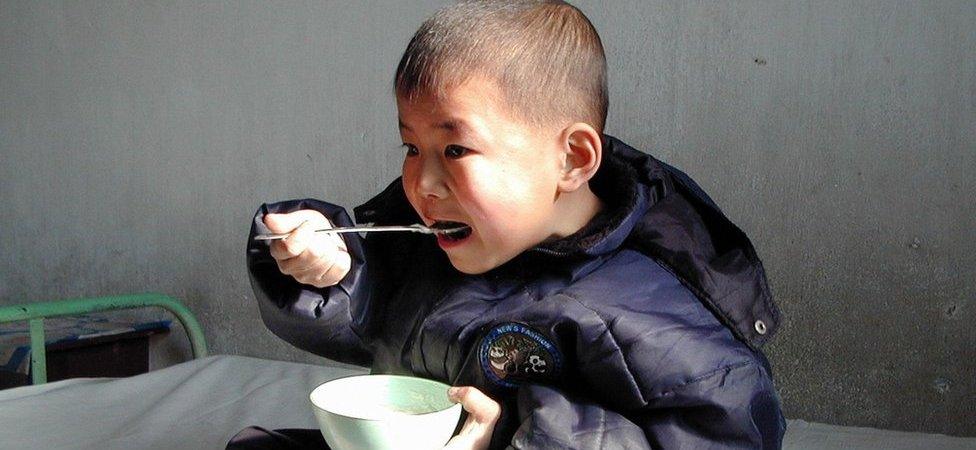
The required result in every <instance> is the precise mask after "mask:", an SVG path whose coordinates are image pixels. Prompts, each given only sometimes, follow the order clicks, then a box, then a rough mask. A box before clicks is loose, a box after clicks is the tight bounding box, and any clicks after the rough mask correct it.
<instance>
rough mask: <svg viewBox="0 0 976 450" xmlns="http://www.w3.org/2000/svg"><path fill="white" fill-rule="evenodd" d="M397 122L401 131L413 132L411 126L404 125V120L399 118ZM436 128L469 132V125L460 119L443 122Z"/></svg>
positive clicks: (435, 126)
mask: <svg viewBox="0 0 976 450" xmlns="http://www.w3.org/2000/svg"><path fill="white" fill-rule="evenodd" d="M397 122H398V123H399V125H400V128H401V129H404V130H407V131H410V132H413V128H410V126H408V125H407V124H405V123H403V120H402V119H400V118H397ZM434 128H438V129H442V130H447V131H452V132H456V131H461V132H465V131H467V130H468V129H469V127H468V125H467V124H465V123H464V122H463V121H461V120H459V119H448V120H445V121H443V122H441V123H438V124H436V125H434Z"/></svg>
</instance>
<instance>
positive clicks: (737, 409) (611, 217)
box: [247, 136, 785, 449]
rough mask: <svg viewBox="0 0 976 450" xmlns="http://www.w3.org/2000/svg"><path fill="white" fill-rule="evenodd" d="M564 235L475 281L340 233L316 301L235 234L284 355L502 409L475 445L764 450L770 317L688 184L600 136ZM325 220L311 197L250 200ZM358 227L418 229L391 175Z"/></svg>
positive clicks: (754, 275)
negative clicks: (427, 383) (339, 273)
mask: <svg viewBox="0 0 976 450" xmlns="http://www.w3.org/2000/svg"><path fill="white" fill-rule="evenodd" d="M590 185H591V188H592V189H593V191H594V192H595V193H596V194H597V195H598V196H599V197H600V198H601V199H602V200H603V202H604V205H605V210H604V212H602V213H601V214H600V215H599V216H598V217H597V218H595V219H594V220H593V221H592V222H591V223H590V224H588V225H587V226H586V227H584V228H583V229H581V230H580V231H579V232H577V233H575V234H574V235H572V236H569V237H566V238H564V239H561V240H558V241H554V242H548V243H544V244H540V245H539V246H537V247H535V248H532V249H530V250H527V251H526V252H524V253H522V254H521V255H519V256H517V257H516V258H515V259H513V260H511V261H509V262H507V263H505V264H503V265H502V266H500V267H498V268H496V269H493V270H491V271H489V272H487V273H484V274H480V275H465V274H462V273H460V272H458V271H457V270H455V269H454V268H453V267H452V266H451V265H450V262H449V261H448V259H447V257H446V255H445V254H444V253H443V251H441V250H440V249H439V248H438V247H437V245H436V242H435V240H434V239H432V238H431V237H430V236H426V235H416V234H406V233H375V234H369V235H367V237H366V238H365V239H363V238H361V237H360V236H358V235H357V236H350V235H348V234H347V235H344V236H345V240H346V244H347V246H348V249H349V252H350V254H351V256H352V260H353V264H352V269H351V270H350V272H349V274H348V275H347V276H346V277H345V278H344V279H343V280H342V281H341V282H340V283H339V284H338V285H336V286H333V287H331V288H325V289H319V288H315V287H312V286H308V285H303V284H300V283H298V282H296V281H295V280H294V279H292V278H291V277H289V276H287V275H283V274H281V273H280V272H279V271H278V268H277V265H276V263H275V261H274V259H273V258H272V257H271V255H270V253H269V250H268V244H267V243H265V242H259V241H254V240H252V239H249V240H248V248H247V265H248V268H249V270H250V273H251V280H252V285H253V288H254V292H255V294H256V296H257V300H258V305H259V307H260V311H261V316H262V318H263V320H264V322H265V324H266V325H267V326H268V328H269V329H271V331H273V332H274V333H275V334H277V335H278V336H280V337H281V338H283V339H285V340H286V341H288V342H290V343H292V344H293V345H295V346H297V347H299V348H302V349H305V350H308V351H310V352H313V353H316V354H318V355H322V356H325V357H328V358H331V359H334V360H338V361H343V362H348V363H353V364H359V365H364V366H371V367H372V370H373V372H374V373H394V374H411V375H416V376H421V377H426V378H432V379H436V380H440V381H443V382H446V383H448V384H452V385H472V386H476V387H478V388H480V389H481V390H482V391H484V392H486V393H487V394H488V395H490V396H492V397H493V398H494V399H496V400H497V401H498V402H499V403H500V404H501V405H502V411H503V413H502V418H501V419H500V421H499V423H498V425H497V426H496V428H495V432H494V435H493V439H492V448H506V447H508V448H516V449H528V448H587V449H606V448H621V449H641V448H665V449H671V448H688V449H705V448H743V449H745V448H749V449H753V448H756V449H758V448H761V449H773V448H780V446H781V442H782V437H783V433H784V431H785V421H784V419H783V416H782V413H781V409H780V402H779V397H778V396H777V394H776V391H775V389H774V387H773V381H772V375H771V372H770V367H769V364H768V362H767V360H766V358H765V357H764V356H763V354H762V353H761V351H760V347H761V346H762V345H763V344H764V343H765V342H766V341H767V340H768V339H769V338H770V337H771V336H772V335H773V333H774V332H775V331H776V328H777V326H778V323H779V313H778V311H777V309H776V307H775V305H774V304H773V302H772V299H771V296H770V293H769V288H768V286H767V283H766V278H765V274H764V271H763V268H762V263H761V262H760V260H759V258H758V257H757V255H756V253H755V250H754V249H753V246H752V244H751V243H750V242H749V240H748V238H747V237H746V236H745V235H744V234H743V233H742V231H740V230H739V229H738V228H737V227H736V226H735V225H734V224H732V223H731V222H730V221H729V220H728V219H727V218H726V217H725V216H724V215H723V214H722V212H721V211H720V210H719V209H718V207H717V206H716V205H715V204H714V202H713V201H712V200H711V199H710V198H709V197H708V196H707V195H706V194H705V193H704V192H703V191H702V190H701V189H700V188H699V187H698V185H697V184H695V183H694V182H693V181H692V180H691V179H690V178H689V177H688V176H687V175H685V174H684V173H682V172H680V171H678V170H676V169H674V168H673V167H670V166H668V165H666V164H664V163H662V162H660V161H657V160H656V159H654V158H652V157H650V156H648V155H646V154H643V153H641V152H638V151H637V150H634V149H633V148H631V147H629V146H627V145H626V144H624V143H622V142H621V141H619V140H617V139H615V138H613V137H610V136H606V137H605V146H604V157H603V163H602V166H601V168H600V169H599V171H598V173H597V174H596V176H595V177H594V179H593V180H591V183H590ZM298 209H315V210H318V211H320V212H322V213H323V214H325V216H326V217H328V218H330V220H332V222H333V223H334V224H336V225H337V226H349V225H352V221H351V220H350V218H349V216H348V215H347V214H346V212H345V210H343V209H342V208H340V207H338V206H335V205H332V204H328V203H324V202H320V201H317V200H295V201H287V202H281V203H275V204H267V205H262V206H261V208H260V209H259V210H258V212H257V214H256V216H255V217H254V222H253V224H252V228H251V235H252V236H253V235H254V234H256V233H264V232H267V229H266V227H265V226H264V224H263V217H264V215H265V214H268V213H277V212H290V211H294V210H298ZM355 214H356V218H357V221H358V222H359V223H367V222H369V223H375V224H378V225H382V224H409V223H418V222H419V218H418V217H417V215H416V213H415V212H414V211H413V209H412V208H411V207H410V205H409V203H408V202H407V200H406V197H405V195H404V192H403V189H402V186H401V183H400V180H396V181H395V182H393V183H392V184H391V185H390V186H389V187H388V188H387V189H386V190H385V191H384V192H382V193H381V194H379V195H378V196H376V197H375V198H373V199H372V200H370V201H368V202H367V203H366V204H364V205H362V206H360V207H358V208H356V210H355Z"/></svg>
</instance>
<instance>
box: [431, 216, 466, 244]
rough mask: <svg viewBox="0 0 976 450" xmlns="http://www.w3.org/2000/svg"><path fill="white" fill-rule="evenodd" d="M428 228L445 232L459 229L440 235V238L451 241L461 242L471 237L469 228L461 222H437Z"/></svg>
mask: <svg viewBox="0 0 976 450" xmlns="http://www.w3.org/2000/svg"><path fill="white" fill-rule="evenodd" d="M430 227H431V228H437V229H441V230H447V229H451V228H461V229H460V230H457V231H451V232H448V233H443V234H442V236H444V237H445V238H447V239H451V240H461V239H464V238H466V237H468V236H470V235H471V227H470V226H468V225H467V224H464V223H461V222H452V221H447V220H445V221H437V222H434V223H433V224H431V226H430Z"/></svg>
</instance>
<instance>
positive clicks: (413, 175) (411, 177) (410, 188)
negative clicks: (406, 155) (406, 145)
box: [400, 159, 420, 211]
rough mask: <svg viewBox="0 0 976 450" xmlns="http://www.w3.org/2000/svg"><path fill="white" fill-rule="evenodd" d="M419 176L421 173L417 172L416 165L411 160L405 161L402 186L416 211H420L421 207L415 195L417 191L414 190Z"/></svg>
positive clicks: (402, 169)
mask: <svg viewBox="0 0 976 450" xmlns="http://www.w3.org/2000/svg"><path fill="white" fill-rule="evenodd" d="M418 176H419V172H418V171H417V168H416V164H412V163H411V161H410V160H409V159H406V160H404V161H403V166H402V167H401V169H400V177H401V179H400V184H401V185H402V186H403V192H404V193H405V194H406V195H407V200H408V201H409V202H410V205H411V206H413V208H414V210H416V211H420V209H419V206H420V205H419V204H418V203H417V201H418V199H417V198H416V193H415V192H416V190H415V189H414V186H415V185H416V183H417V179H418Z"/></svg>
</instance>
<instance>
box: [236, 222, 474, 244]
mask: <svg viewBox="0 0 976 450" xmlns="http://www.w3.org/2000/svg"><path fill="white" fill-rule="evenodd" d="M465 228H468V227H467V226H461V227H454V228H431V227H428V226H424V225H421V224H419V223H416V224H413V225H389V226H378V227H374V226H368V225H365V226H355V227H338V228H322V229H318V230H314V231H315V232H316V233H372V232H374V231H408V232H413V233H421V234H446V233H454V232H456V231H461V230H463V229H465ZM288 236H291V233H282V234H259V235H256V236H254V240H255V241H276V240H278V239H284V238H286V237H288Z"/></svg>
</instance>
